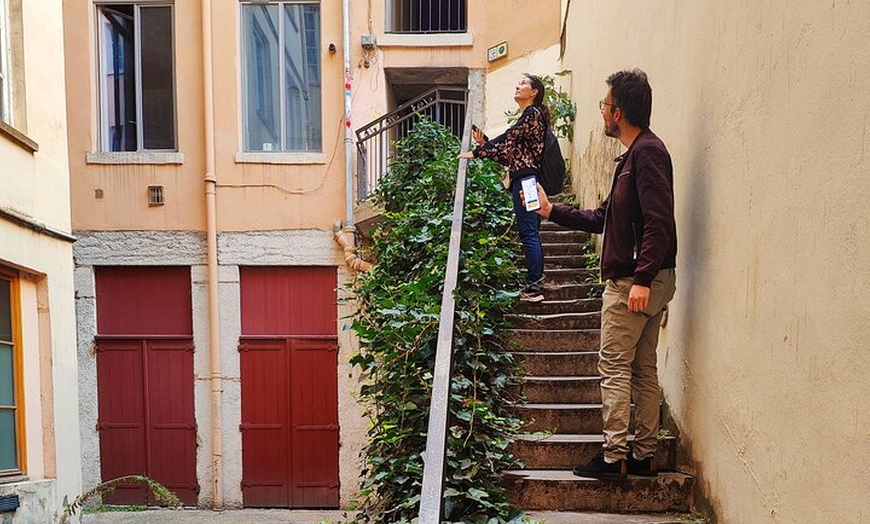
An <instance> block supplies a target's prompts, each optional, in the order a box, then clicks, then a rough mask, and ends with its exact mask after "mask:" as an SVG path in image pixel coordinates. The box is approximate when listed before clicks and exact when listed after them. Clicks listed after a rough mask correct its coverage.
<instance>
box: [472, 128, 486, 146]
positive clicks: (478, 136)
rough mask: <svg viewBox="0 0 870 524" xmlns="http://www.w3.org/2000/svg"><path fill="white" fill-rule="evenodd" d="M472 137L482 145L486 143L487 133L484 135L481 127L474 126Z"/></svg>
mask: <svg viewBox="0 0 870 524" xmlns="http://www.w3.org/2000/svg"><path fill="white" fill-rule="evenodd" d="M471 138H472V140H474V141H475V143H477V145H479V146H482V145H483V144H485V143H486V135H484V134H483V131H481V130H480V129H477V128H474V129H473V130H472V131H471Z"/></svg>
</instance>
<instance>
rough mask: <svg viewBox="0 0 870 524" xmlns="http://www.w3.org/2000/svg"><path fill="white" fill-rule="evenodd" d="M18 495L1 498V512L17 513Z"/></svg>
mask: <svg viewBox="0 0 870 524" xmlns="http://www.w3.org/2000/svg"><path fill="white" fill-rule="evenodd" d="M18 505H19V501H18V495H6V496H3V497H0V512H2V511H15V510H17V509H18Z"/></svg>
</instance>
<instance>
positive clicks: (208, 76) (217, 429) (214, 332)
mask: <svg viewBox="0 0 870 524" xmlns="http://www.w3.org/2000/svg"><path fill="white" fill-rule="evenodd" d="M202 85H203V101H204V108H203V109H204V111H205V128H204V133H205V215H206V246H207V252H208V253H207V257H208V341H209V355H210V357H211V463H212V507H213V508H215V509H219V508H222V507H223V485H222V482H223V441H222V439H221V433H222V420H221V419H222V417H221V414H222V408H223V405H222V404H223V402H222V399H221V394H222V390H223V384H222V383H221V359H220V347H221V346H220V342H221V337H220V309H219V295H218V256H217V199H216V195H215V187H216V186H217V177H216V176H215V142H214V75H213V71H212V19H211V0H202Z"/></svg>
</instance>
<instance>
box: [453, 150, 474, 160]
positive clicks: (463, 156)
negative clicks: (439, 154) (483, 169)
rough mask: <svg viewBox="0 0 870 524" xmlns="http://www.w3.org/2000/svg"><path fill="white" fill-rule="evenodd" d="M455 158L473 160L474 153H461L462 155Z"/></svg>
mask: <svg viewBox="0 0 870 524" xmlns="http://www.w3.org/2000/svg"><path fill="white" fill-rule="evenodd" d="M456 158H467V159H469V160H471V159H472V158H474V153H472V152H471V151H463V152H462V153H459V156H457V157H456Z"/></svg>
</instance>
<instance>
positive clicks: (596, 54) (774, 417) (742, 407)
mask: <svg viewBox="0 0 870 524" xmlns="http://www.w3.org/2000/svg"><path fill="white" fill-rule="evenodd" d="M602 21H606V23H603V22H602ZM568 28H569V32H568V41H567V44H568V45H567V53H566V56H565V62H564V63H565V67H566V68H569V69H572V70H573V71H574V75H573V76H574V79H573V80H574V91H573V93H574V97H575V100H576V101H577V103H578V117H577V127H576V133H575V144H574V147H575V151H574V155H575V156H576V157H578V158H579V159H580V160H581V164H582V165H583V169H582V170H581V171H582V176H581V177H580V179H579V180H578V181H577V188H578V189H579V190H580V193H581V194H582V195H583V198H584V200H585V202H586V204H587V205H594V204H596V201H595V200H596V198H597V196H596V195H597V194H601V192H602V191H604V192H606V191H607V186H606V185H605V184H606V183H607V182H608V181H609V177H610V175H611V174H612V173H611V172H610V170H612V168H613V164H612V163H611V162H610V161H609V160H608V159H609V158H612V154H613V153H614V152H615V151H617V149H618V148H615V146H613V145H612V141H611V142H608V141H607V139H605V138H604V137H603V136H602V133H601V129H602V126H601V116H600V114H599V111H598V107H597V105H596V102H597V101H598V100H599V99H601V98H602V97H603V95H604V93H605V91H606V85H605V83H604V79H605V78H606V76H607V75H608V74H610V73H611V72H613V71H615V70H617V69H621V68H627V67H634V66H637V67H641V68H642V69H644V70H646V72H647V73H648V74H649V78H650V81H651V84H652V86H653V100H654V102H653V117H652V128H653V130H654V131H656V132H657V133H658V134H659V136H660V137H662V138H663V139H664V141H665V142H666V143H667V144H668V146H669V148H670V151H671V154H672V156H673V159H674V167H675V186H676V187H675V192H676V215H677V225H678V231H679V233H678V234H679V254H678V261H677V265H678V269H677V271H678V283H677V288H678V289H677V295H676V298H675V299H674V302H673V305H672V309H671V314H670V323H669V324H668V326H667V327H666V328H665V329H664V330H663V332H662V338H661V343H660V345H659V357H660V374H661V377H662V381H663V387H664V390H665V396H666V397H667V400H668V402H669V404H670V406H671V408H672V410H673V412H674V415H675V417H676V419H677V421H678V423H679V425H680V427H681V430H682V443H683V444H684V445H685V446H686V448H687V449H688V450H689V452H690V454H691V459H692V461H693V462H694V465H695V466H696V467H697V472H698V480H699V486H700V488H701V489H702V491H703V493H704V494H705V496H706V497H707V498H708V499H709V501H710V502H711V503H712V507H713V508H714V509H715V510H716V512H717V513H718V515H719V522H725V523H733V524H743V523H749V522H751V523H753V524H760V523H767V522H770V523H779V522H783V523H785V522H789V523H817V522H837V523H861V522H868V520H867V519H868V515H870V502H868V501H870V498H868V493H870V476H868V474H867V471H866V465H867V464H870V445H868V442H870V397H868V396H867V391H868V390H870V361H868V359H867V355H866V351H865V349H866V340H865V339H866V335H867V325H868V320H870V308H868V302H867V300H866V298H865V297H864V294H865V293H864V288H865V287H866V285H867V283H868V282H870V266H868V265H867V260H868V258H870V248H868V247H867V246H868V242H870V229H868V227H867V224H868V219H870V209H868V204H867V201H868V198H870V178H868V177H867V176H866V175H865V171H866V170H867V168H868V164H870V150H868V146H867V142H868V138H867V132H866V130H867V126H868V120H870V95H868V93H870V4H868V3H867V2H835V3H830V2H798V3H795V2H787V1H785V0H775V1H771V2H751V1H743V2H727V3H723V2H712V1H700V2H670V1H663V0H653V1H648V0H627V1H624V2H605V1H598V0H596V1H581V2H574V3H573V4H572V5H571V12H570V13H569V20H568Z"/></svg>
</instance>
